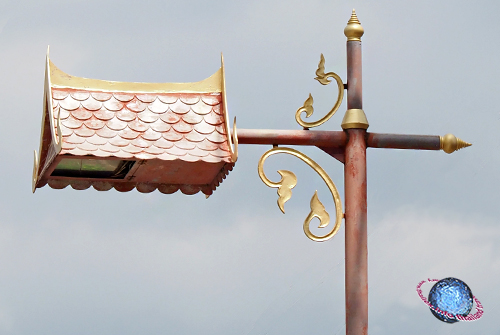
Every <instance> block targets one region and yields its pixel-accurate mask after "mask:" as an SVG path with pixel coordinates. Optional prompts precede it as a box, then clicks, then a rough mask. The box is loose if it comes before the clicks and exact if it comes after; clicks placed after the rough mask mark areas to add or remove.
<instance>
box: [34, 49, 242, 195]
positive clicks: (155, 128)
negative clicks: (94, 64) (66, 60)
mask: <svg viewBox="0 0 500 335" xmlns="http://www.w3.org/2000/svg"><path fill="white" fill-rule="evenodd" d="M223 71H224V69H223V66H222V67H221V68H220V69H219V70H218V71H217V72H216V73H215V74H214V75H212V76H211V77H209V78H207V79H205V80H203V81H201V82H197V83H167V84H155V83H124V82H110V81H103V80H94V79H86V78H78V77H73V76H69V75H67V74H65V73H64V72H62V71H61V70H59V69H58V68H57V67H55V66H54V64H52V62H51V61H50V60H49V58H48V57H47V64H46V75H45V76H46V79H45V104H44V116H43V120H42V135H41V144H40V154H39V155H38V154H37V153H36V152H35V166H34V171H33V191H34V190H35V189H36V188H40V187H43V186H44V185H45V184H49V186H51V187H52V188H64V187H66V186H67V185H71V186H72V187H73V188H75V189H85V188H88V187H90V186H93V187H94V188H96V189H98V190H108V189H110V188H112V187H114V188H115V189H117V190H119V191H129V190H132V189H133V188H134V187H135V188H137V189H138V190H139V191H141V192H151V191H153V190H155V189H158V190H159V191H161V192H163V193H173V192H175V191H177V190H179V189H180V190H181V191H182V192H183V193H186V194H194V193H197V192H198V191H200V190H201V191H202V192H203V193H205V194H207V195H210V194H211V193H212V192H213V191H214V190H215V188H216V187H217V186H218V185H219V183H220V182H221V181H222V179H224V178H225V176H226V175H227V173H228V172H229V171H230V170H231V169H232V167H233V166H234V163H235V161H236V158H237V153H236V149H234V150H233V145H232V139H231V136H230V135H229V134H228V133H229V123H228V116H227V111H226V109H225V106H226V103H225V87H224V72H223ZM233 135H234V134H233ZM235 138H236V137H235ZM235 148H236V146H235ZM62 158H83V159H115V160H116V159H121V160H131V161H137V163H136V164H135V165H134V167H133V168H132V169H131V170H130V172H129V173H128V174H127V176H126V177H125V178H123V179H120V180H117V179H102V178H98V179H95V180H93V179H92V178H74V177H64V176H63V177H61V176H52V175H51V173H52V171H54V169H55V167H56V166H57V164H58V162H60V161H61V159H62Z"/></svg>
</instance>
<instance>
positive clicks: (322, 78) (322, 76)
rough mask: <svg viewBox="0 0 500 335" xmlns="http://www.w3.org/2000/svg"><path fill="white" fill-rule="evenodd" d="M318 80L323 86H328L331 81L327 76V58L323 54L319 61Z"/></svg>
mask: <svg viewBox="0 0 500 335" xmlns="http://www.w3.org/2000/svg"><path fill="white" fill-rule="evenodd" d="M314 79H316V80H317V81H319V82H320V83H321V84H322V85H328V84H329V83H330V81H331V80H328V77H327V76H326V75H325V57H324V56H323V54H321V58H320V60H319V64H318V69H317V70H316V78H314Z"/></svg>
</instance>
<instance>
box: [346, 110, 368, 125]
mask: <svg viewBox="0 0 500 335" xmlns="http://www.w3.org/2000/svg"><path fill="white" fill-rule="evenodd" d="M368 126H369V124H368V120H367V119H366V115H365V112H364V111H363V110H362V109H348V110H347V111H346V112H345V115H344V119H343V120H342V124H341V127H342V129H344V130H345V129H353V128H358V129H368Z"/></svg>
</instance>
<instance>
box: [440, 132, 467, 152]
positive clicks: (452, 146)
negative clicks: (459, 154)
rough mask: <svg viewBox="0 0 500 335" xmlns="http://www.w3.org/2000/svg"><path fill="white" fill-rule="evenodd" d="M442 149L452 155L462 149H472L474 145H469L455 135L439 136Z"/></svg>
mask: <svg viewBox="0 0 500 335" xmlns="http://www.w3.org/2000/svg"><path fill="white" fill-rule="evenodd" d="M439 143H440V144H439V145H440V149H441V150H443V151H444V152H446V153H447V154H451V153H452V152H454V151H457V150H460V149H462V148H467V147H470V146H471V145H472V144H471V143H467V142H465V141H463V140H461V139H459V138H458V137H456V136H455V135H453V134H446V135H444V136H439Z"/></svg>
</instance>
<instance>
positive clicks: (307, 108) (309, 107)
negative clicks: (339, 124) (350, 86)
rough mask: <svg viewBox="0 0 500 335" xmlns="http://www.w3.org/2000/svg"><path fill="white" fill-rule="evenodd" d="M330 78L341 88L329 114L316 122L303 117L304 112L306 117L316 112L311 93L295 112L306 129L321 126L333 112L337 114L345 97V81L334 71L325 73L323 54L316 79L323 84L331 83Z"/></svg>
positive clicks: (296, 117) (298, 120)
mask: <svg viewBox="0 0 500 335" xmlns="http://www.w3.org/2000/svg"><path fill="white" fill-rule="evenodd" d="M328 78H333V79H335V81H336V82H337V86H338V90H339V93H338V97H337V101H336V102H335V105H334V106H333V108H332V109H331V110H330V112H328V114H326V115H325V116H324V117H323V118H321V119H320V120H318V121H314V122H306V121H304V120H302V119H301V114H302V112H305V113H306V118H309V117H311V115H312V114H313V112H314V107H313V97H312V95H311V94H309V98H307V99H306V101H305V102H304V105H303V106H302V107H300V108H299V109H298V110H297V112H295V120H296V121H297V123H298V124H300V125H301V126H302V127H304V128H305V129H309V128H313V127H317V126H320V125H322V124H323V123H325V122H326V121H328V120H329V119H330V118H331V117H332V116H333V114H335V112H336V111H337V110H338V109H339V107H340V104H341V103H342V100H343V99H344V83H343V82H342V79H341V78H340V77H339V76H338V75H337V74H336V73H334V72H328V73H325V57H324V56H323V54H321V58H320V60H319V64H318V69H317V70H316V78H314V79H316V80H317V81H318V82H319V83H320V84H321V85H328V84H330V83H331V80H329V79H328Z"/></svg>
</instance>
